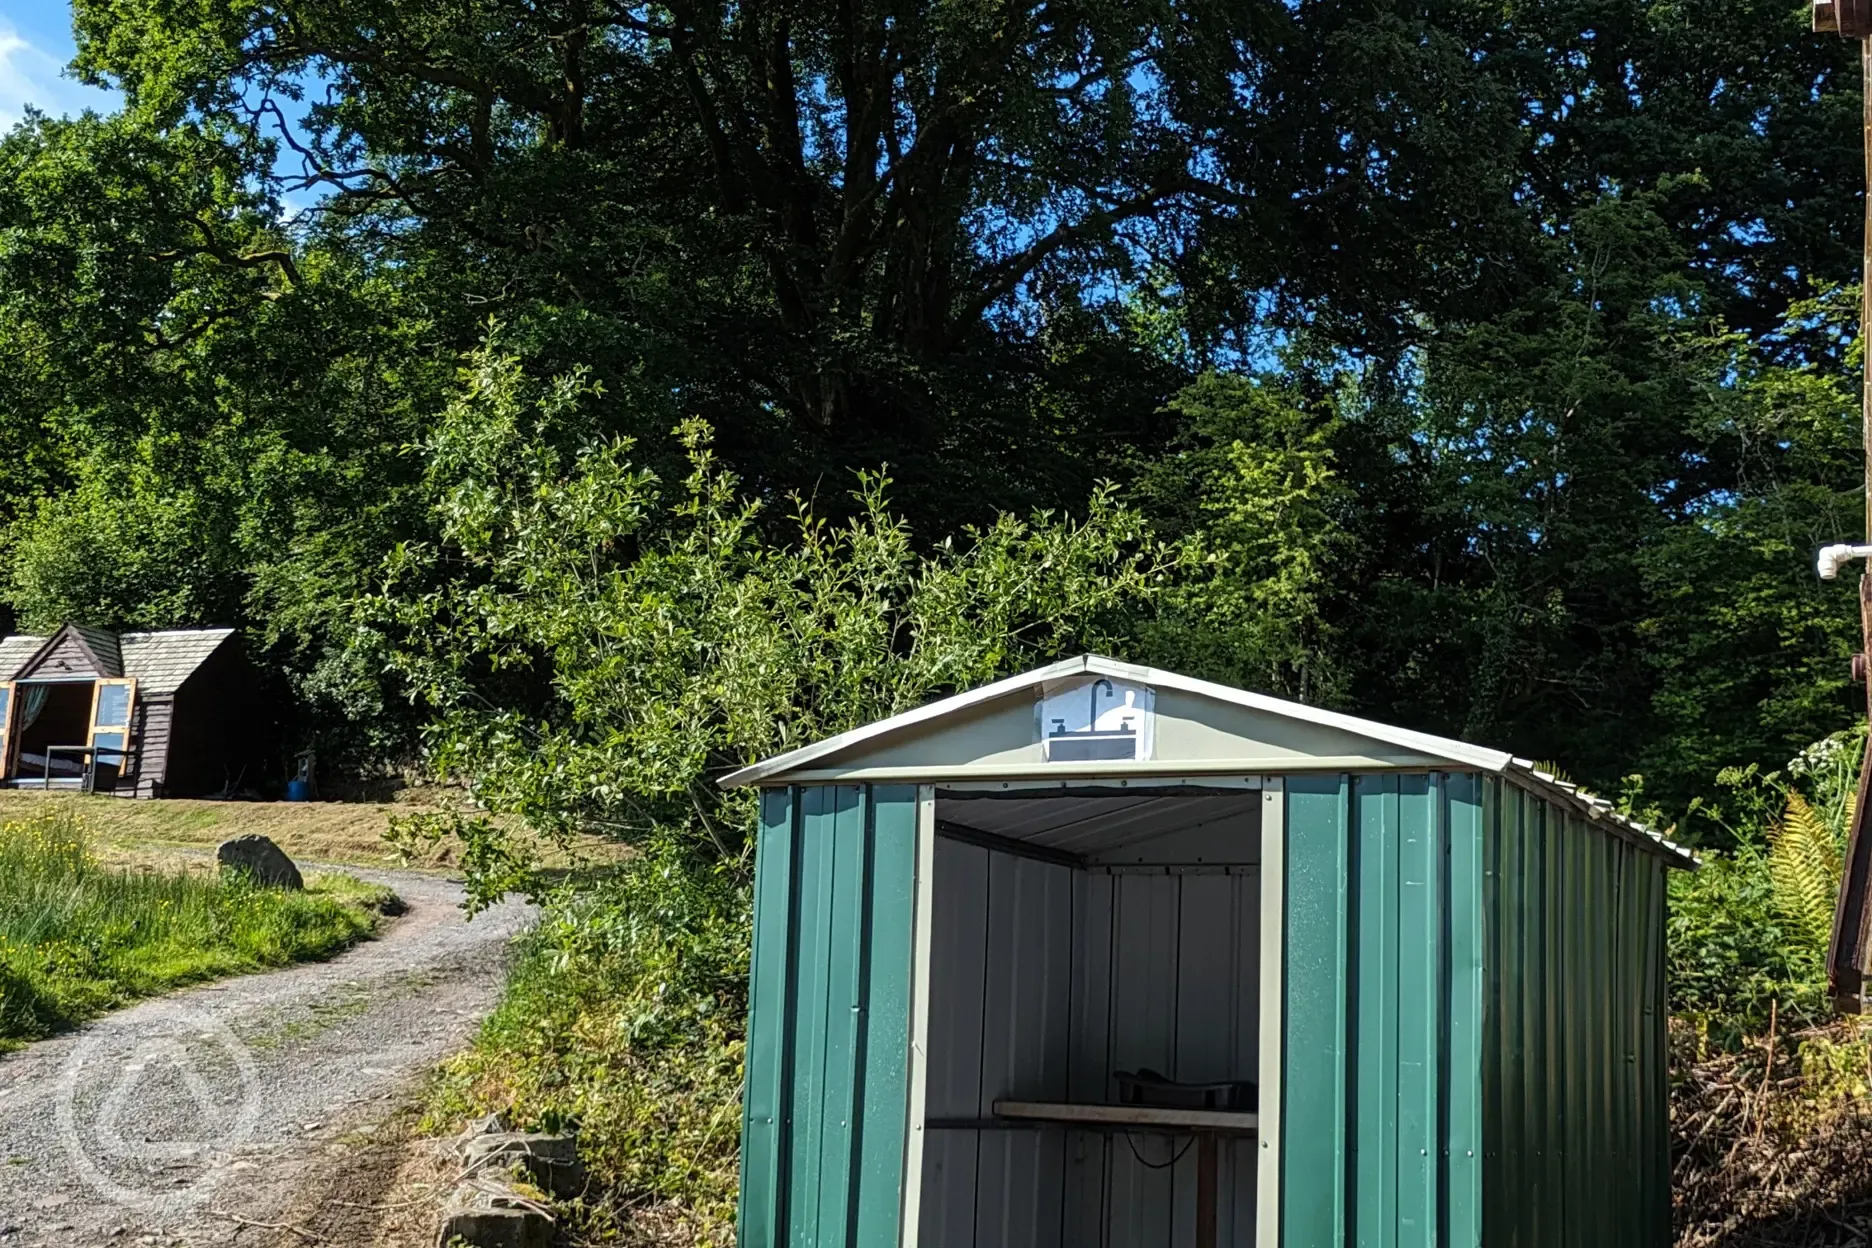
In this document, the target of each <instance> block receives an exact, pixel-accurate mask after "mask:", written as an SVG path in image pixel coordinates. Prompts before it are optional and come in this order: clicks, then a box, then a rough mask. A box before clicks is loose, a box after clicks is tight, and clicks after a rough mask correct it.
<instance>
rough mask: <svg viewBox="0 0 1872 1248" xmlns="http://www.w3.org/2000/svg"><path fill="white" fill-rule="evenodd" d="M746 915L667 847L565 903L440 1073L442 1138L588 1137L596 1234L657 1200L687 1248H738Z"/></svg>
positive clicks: (711, 878)
mask: <svg viewBox="0 0 1872 1248" xmlns="http://www.w3.org/2000/svg"><path fill="white" fill-rule="evenodd" d="M749 903H750V898H749V894H748V889H747V887H746V885H745V884H744V883H743V882H742V881H741V880H740V878H739V877H738V876H737V875H736V874H734V873H732V872H726V871H721V870H712V869H704V868H698V867H697V866H696V865H695V864H694V862H693V859H691V858H688V857H685V856H683V855H681V854H677V853H672V852H669V851H668V849H667V848H663V849H653V850H652V851H651V852H649V853H647V854H646V855H645V856H643V857H640V858H636V859H634V860H632V861H631V862H629V863H627V864H626V865H625V866H624V867H622V868H621V869H619V870H618V871H617V872H615V873H614V874H613V875H611V876H610V877H609V878H607V879H605V880H604V881H602V882H600V883H597V884H595V885H589V886H584V887H568V888H565V889H562V890H561V891H559V892H558V893H556V894H555V895H554V896H553V897H552V898H551V900H550V901H549V903H548V905H547V907H546V911H545V915H544V918H543V919H542V921H541V923H540V925H539V927H538V928H537V929H536V930H535V931H534V932H533V933H532V934H531V935H530V936H529V937H528V938H527V940H526V942H525V944H524V946H523V947H522V949H521V952H520V956H519V959H518V961H517V963H516V965H515V967H514V969H513V972H512V975H511V978H510V980H509V983H508V987H507V993H506V996H505V998H504V999H503V1001H502V1003H501V1005H500V1007H499V1009H497V1010H496V1011H495V1013H494V1014H493V1015H492V1017H490V1018H489V1019H488V1021H487V1023H486V1024H485V1025H484V1026H483V1028H482V1030H481V1034H480V1036H479V1038H478V1040H477V1041H476V1043H475V1045H474V1047H473V1048H472V1049H471V1050H470V1051H469V1052H467V1053H465V1054H463V1055H462V1056H460V1057H458V1058H456V1059H454V1060H453V1061H452V1062H450V1063H449V1064H448V1065H447V1066H445V1067H444V1069H443V1071H442V1074H441V1077H440V1080H439V1082H438V1085H437V1091H436V1096H435V1099H434V1101H433V1104H432V1109H431V1117H432V1121H433V1122H434V1124H435V1125H438V1126H440V1125H443V1124H449V1123H453V1122H455V1121H457V1120H459V1119H462V1118H466V1117H469V1116H472V1115H478V1114H483V1113H488V1112H491V1111H498V1112H500V1113H501V1114H503V1115H504V1116H505V1117H506V1118H507V1119H508V1121H509V1122H510V1123H511V1124H513V1125H517V1126H520V1127H525V1128H531V1129H539V1130H552V1131H561V1130H573V1131H576V1132H577V1133H578V1135H579V1152H580V1155H581V1156H582V1157H583V1158H584V1159H585V1161H586V1164H587V1166H588V1167H589V1169H590V1171H591V1174H592V1177H593V1179H594V1180H595V1182H594V1185H593V1192H594V1193H595V1195H594V1197H593V1198H592V1199H591V1201H590V1203H589V1204H587V1205H584V1206H582V1207H581V1208H580V1209H579V1210H578V1211H577V1216H579V1217H580V1219H581V1220H582V1221H583V1222H584V1224H585V1225H586V1227H587V1229H588V1230H590V1231H592V1232H593V1233H602V1232H604V1231H606V1230H610V1229H615V1227H616V1224H617V1223H618V1222H619V1221H620V1220H621V1216H622V1215H623V1213H624V1212H625V1209H626V1205H625V1204H624V1203H623V1202H626V1201H630V1202H642V1201H645V1200H649V1201H653V1202H656V1204H657V1205H658V1206H659V1209H660V1212H661V1213H662V1215H663V1216H664V1218H665V1219H666V1220H674V1221H676V1222H678V1223H679V1224H680V1225H681V1226H682V1227H683V1228H684V1229H685V1239H686V1241H687V1242H701V1243H717V1242H720V1243H729V1242H732V1222H733V1217H734V1203H735V1184H736V1162H737V1150H738V1147H739V1142H740V1137H741V1119H740V1113H741V1099H740V1096H741V1061H742V1050H743V1044H744V1039H745V1017H746V1013H747V970H748V962H747V959H748V940H749V929H748V915H749Z"/></svg>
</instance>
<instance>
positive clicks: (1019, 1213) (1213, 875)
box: [916, 781, 1278, 1248]
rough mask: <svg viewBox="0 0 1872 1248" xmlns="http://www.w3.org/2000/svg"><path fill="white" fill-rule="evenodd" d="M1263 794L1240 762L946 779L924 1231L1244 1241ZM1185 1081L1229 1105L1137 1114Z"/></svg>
mask: <svg viewBox="0 0 1872 1248" xmlns="http://www.w3.org/2000/svg"><path fill="white" fill-rule="evenodd" d="M1263 806H1264V795H1263V793H1262V791H1261V789H1260V787H1259V786H1258V785H1257V784H1255V783H1253V782H1249V781H1243V782H1236V783H1229V784H1221V785H1215V784H1208V783H1205V784H1201V785H1197V784H1190V785H1166V786H1163V787H1152V788H1142V787H1138V786H1136V785H1135V784H1132V785H1128V786H1127V785H1120V784H1118V783H1116V782H1114V783H1113V784H1111V785H1109V786H1104V787H1099V786H1092V785H1086V786H1079V787H1067V786H1062V785H1060V784H1057V783H1055V784H1052V785H1050V786H1048V787H1046V788H1025V789H1023V788H1020V787H1018V786H1008V785H1003V784H984V785H973V786H956V787H953V788H947V787H939V788H938V789H937V791H936V803H935V831H936V838H935V847H934V857H935V861H934V871H933V875H934V878H933V886H932V888H931V890H930V893H929V897H930V902H929V906H930V945H929V955H928V956H929V972H928V985H929V989H928V1003H927V1020H928V1022H927V1028H928V1047H927V1069H926V1074H925V1079H924V1085H923V1098H924V1105H923V1112H922V1122H923V1125H924V1131H923V1133H922V1136H923V1141H922V1148H923V1155H922V1159H921V1165H920V1175H921V1184H920V1191H919V1194H918V1198H917V1202H918V1205H919V1211H918V1218H917V1225H918V1227H919V1232H920V1233H919V1234H918V1237H917V1240H916V1242H917V1243H919V1244H920V1245H930V1246H940V1248H1014V1246H1015V1245H1019V1246H1021V1248H1029V1246H1032V1248H1076V1246H1078V1245H1100V1246H1101V1248H1133V1246H1135V1248H1147V1246H1148V1248H1164V1246H1166V1245H1167V1246H1169V1248H1210V1246H1211V1245H1217V1244H1221V1245H1231V1246H1237V1248H1250V1246H1251V1245H1253V1244H1254V1243H1255V1235H1256V1211H1257V1206H1258V1203H1259V1202H1258V1201H1257V1185H1258V1182H1259V1171H1260V1169H1261V1167H1260V1165H1259V1161H1258V1152H1259V1150H1258V1146H1257V1137H1256V1134H1255V1131H1254V1126H1255V1124H1256V1119H1255V1118H1254V1117H1252V1116H1251V1115H1252V1114H1253V1112H1254V1110H1255V1109H1256V1108H1257V1091H1258V1085H1259V1084H1260V1083H1261V1082H1262V1071H1263V1069H1264V1063H1263V1061H1262V1058H1263V1048H1264V1046H1266V1045H1270V1044H1277V1041H1275V1040H1273V1039H1272V1038H1269V1039H1265V1040H1264V1032H1263V1028H1262V1022H1263V1006H1262V1000H1263V988H1264V978H1266V976H1264V972H1263V961H1264V958H1263V955H1264V944H1265V943H1267V942H1266V939H1265V938H1264V935H1263V914H1262V901H1263V888H1262V875H1263V855H1262V822H1263ZM1275 956H1276V963H1275V965H1276V966H1277V965H1278V961H1277V959H1278V950H1276V951H1275ZM1275 975H1276V977H1277V975H1278V971H1276V972H1275ZM1274 1021H1275V1022H1276V1023H1278V1019H1275V1020H1274ZM1272 1068H1273V1069H1276V1070H1277V1069H1278V1064H1277V1055H1276V1063H1275V1065H1274V1066H1273V1067H1272ZM1140 1074H1143V1075H1144V1077H1145V1078H1146V1079H1148V1078H1149V1076H1150V1075H1152V1074H1154V1075H1157V1076H1161V1077H1162V1078H1163V1079H1165V1080H1169V1081H1174V1082H1175V1083H1177V1084H1179V1085H1208V1087H1207V1088H1205V1089H1202V1090H1197V1089H1194V1088H1190V1087H1187V1086H1185V1087H1179V1088H1176V1089H1156V1090H1152V1091H1143V1092H1140V1091H1139V1090H1138V1089H1137V1086H1136V1084H1135V1083H1134V1082H1133V1080H1132V1079H1131V1078H1130V1076H1136V1075H1140ZM1195 1098H1201V1103H1202V1104H1204V1105H1207V1106H1214V1107H1215V1108H1216V1109H1217V1110H1218V1111H1223V1110H1226V1111H1228V1112H1217V1113H1216V1114H1215V1115H1214V1117H1212V1118H1205V1117H1204V1116H1203V1114H1202V1113H1196V1114H1188V1113H1184V1114H1177V1113H1166V1114H1163V1115H1161V1116H1158V1121H1155V1122H1148V1121H1140V1120H1139V1119H1140V1118H1145V1119H1147V1118H1150V1117H1152V1116H1151V1115H1147V1114H1141V1115H1135V1116H1129V1117H1128V1116H1127V1114H1128V1113H1129V1111H1130V1109H1131V1106H1133V1105H1135V1104H1137V1102H1138V1101H1139V1100H1142V1101H1145V1102H1152V1103H1158V1104H1160V1103H1161V1102H1162V1101H1163V1100H1165V1099H1169V1100H1178V1101H1184V1102H1185V1103H1186V1104H1194V1103H1195ZM1100 1114H1104V1115H1110V1116H1109V1117H1106V1118H1102V1119H1095V1120H1091V1121H1088V1120H1087V1119H1086V1118H1083V1117H1079V1115H1093V1116H1096V1115H1100ZM1197 1121H1200V1122H1206V1123H1208V1125H1209V1128H1211V1129H1191V1123H1192V1122H1197Z"/></svg>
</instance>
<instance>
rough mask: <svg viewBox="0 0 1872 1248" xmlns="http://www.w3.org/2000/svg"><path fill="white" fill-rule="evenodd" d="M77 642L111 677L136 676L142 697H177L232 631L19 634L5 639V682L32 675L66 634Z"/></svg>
mask: <svg viewBox="0 0 1872 1248" xmlns="http://www.w3.org/2000/svg"><path fill="white" fill-rule="evenodd" d="M68 635H69V636H72V637H75V638H76V639H77V641H78V642H79V644H81V645H82V646H83V647H84V648H85V650H86V651H87V652H89V653H90V654H91V655H92V656H94V657H95V658H96V660H97V665H98V671H99V673H100V674H101V675H103V676H108V677H134V678H135V680H136V682H137V689H138V693H139V694H140V695H141V696H143V697H162V696H165V695H167V694H172V693H174V692H175V691H176V690H177V689H180V688H181V687H182V684H183V682H184V681H186V680H187V679H188V678H189V677H190V676H192V675H194V673H195V670H196V669H197V668H199V667H200V666H201V665H202V664H203V663H205V662H207V661H208V658H209V656H211V655H212V654H214V652H215V651H216V650H219V649H220V648H221V646H222V644H223V643H225V642H226V641H227V639H228V638H229V637H232V636H233V635H234V630H233V629H231V628H180V629H167V630H164V631H161V632H147V633H113V632H110V631H109V630H108V629H102V628H87V627H83V626H80V625H75V624H68V625H66V626H65V627H63V628H61V629H60V630H59V631H58V632H56V633H54V634H52V635H51V636H49V637H36V636H29V635H26V634H15V635H14V636H11V637H5V638H0V673H4V677H0V678H3V679H6V680H22V679H27V678H29V677H30V676H31V675H32V672H33V669H34V666H35V663H36V661H37V660H38V659H39V657H40V656H41V655H42V654H46V653H50V652H51V651H52V650H53V649H54V648H55V647H56V645H57V644H58V643H59V641H60V640H61V639H63V638H65V637H67V636H68Z"/></svg>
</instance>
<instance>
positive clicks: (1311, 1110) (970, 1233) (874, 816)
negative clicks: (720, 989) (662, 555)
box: [724, 656, 1696, 1248]
mask: <svg viewBox="0 0 1872 1248" xmlns="http://www.w3.org/2000/svg"><path fill="white" fill-rule="evenodd" d="M724 783H725V784H728V785H731V786H733V785H758V786H761V787H762V788H763V789H764V790H765V791H764V793H763V794H762V805H761V810H762V825H763V826H762V831H761V837H760V844H759V854H758V868H757V882H756V900H755V937H754V953H753V973H752V991H751V1017H750V1020H749V1034H748V1056H747V1090H746V1106H745V1123H744V1135H743V1144H742V1174H741V1213H740V1244H741V1248H834V1246H835V1245H838V1246H851V1248H882V1246H886V1245H902V1246H905V1248H908V1246H911V1245H916V1246H918V1248H1081V1246H1086V1245H1096V1246H1098V1248H1162V1246H1166V1245H1168V1246H1171V1248H1211V1246H1212V1245H1218V1244H1227V1245H1234V1246H1240V1248H1246V1246H1248V1245H1256V1246H1258V1248H1274V1246H1275V1245H1281V1246H1284V1248H1317V1246H1320V1245H1354V1244H1356V1245H1361V1246H1368V1248H1390V1246H1397V1248H1418V1246H1428V1245H1439V1246H1443V1245H1448V1246H1450V1248H1475V1246H1479V1245H1481V1244H1484V1243H1487V1244H1489V1245H1507V1244H1516V1245H1550V1244H1551V1245H1562V1244H1567V1245H1581V1246H1582V1248H1583V1246H1586V1245H1592V1246H1594V1248H1617V1246H1623V1245H1631V1246H1632V1248H1638V1246H1641V1245H1643V1246H1647V1248H1648V1246H1657V1248H1661V1246H1662V1245H1664V1244H1666V1243H1668V1242H1669V1239H1670V1193H1669V1185H1670V1171H1669V1145H1668V1137H1667V1131H1666V1083H1665V1074H1666V1071H1665V997H1664V905H1665V900H1664V898H1665V888H1664V885H1665V880H1664V872H1665V870H1666V869H1667V868H1669V867H1672V866H1677V867H1694V866H1695V865H1696V864H1695V859H1694V858H1693V857H1692V856H1691V855H1690V854H1689V853H1687V852H1686V851H1684V850H1682V849H1680V848H1678V847H1677V846H1675V845H1672V844H1670V843H1669V842H1668V841H1665V840H1664V839H1662V838H1661V837H1659V836H1657V835H1655V834H1653V833H1651V832H1649V831H1648V830H1646V829H1645V828H1643V827H1642V826H1639V825H1637V824H1635V823H1632V822H1630V821H1629V820H1626V819H1624V818H1622V817H1621V816H1619V815H1618V814H1617V813H1616V812H1615V811H1614V810H1613V809H1612V808H1611V807H1610V806H1608V805H1607V804H1606V803H1604V802H1602V801H1599V800H1597V799H1594V798H1591V797H1589V796H1587V795H1585V794H1583V793H1581V792H1579V791H1578V790H1577V789H1576V788H1575V787H1574V786H1572V785H1570V784H1567V783H1565V782H1563V781H1561V780H1559V779H1557V778H1556V777H1554V776H1551V775H1547V774H1545V773H1543V772H1541V771H1540V770H1538V769H1537V768H1536V767H1535V766H1534V765H1532V764H1530V763H1528V762H1526V761H1524V760H1521V759H1517V758H1514V757H1511V756H1510V755H1507V754H1503V753H1500V752H1497V751H1494V750H1485V749H1479V748H1476V747H1474V746H1470V745H1465V744H1462V743H1461V742H1457V741H1449V740H1444V739H1442V738H1438V737H1433V736H1428V735H1425V734H1423V733H1417V732H1410V731H1406V730H1403V729H1398V728H1391V727H1387V726H1385V725H1383V724H1377V723H1373V722H1370V721H1367V720H1362V719H1357V718H1354V717H1352V716H1348V715H1340V714H1335V713H1332V712H1328V711H1321V710H1318V709H1316V708H1313V707H1308V706H1303V705H1300V704H1298V703H1294V702H1288V701H1283V700H1281V699H1278V698H1271V697H1266V696H1263V695H1259V694H1253V693H1246V692H1243V691H1242V690H1239V689H1232V688H1228V687H1225V686H1221V685H1216V684H1212V683H1209V682H1206V681H1200V680H1193V679H1190V678H1188V677H1184V676H1179V675H1176V674H1174V673H1170V672H1163V671H1157V670H1154V669H1150V668H1142V667H1134V666H1131V665H1128V664H1124V663H1119V662H1116V661H1113V660H1111V659H1105V658H1099V657H1096V656H1085V657H1082V658H1077V659H1072V660H1069V661H1066V662H1063V663H1058V664H1054V665H1052V666H1050V667H1046V668H1043V669H1041V670H1038V671H1035V672H1030V673H1028V674H1026V675H1023V676H1018V677H1014V678H1011V679H1008V680H1003V681H999V682H997V683H994V684H991V685H987V686H985V687H983V688H980V689H975V690H972V691H970V692H968V693H964V694H960V695H957V696H955V697H951V698H947V699H944V700H942V701H939V702H935V703H932V704H930V705H928V706H924V707H921V708H918V709H916V710H913V711H910V712H907V713H905V714H902V715H898V716H895V717H893V718H891V719H888V720H884V721H882V722H880V723H877V724H872V725H870V726H868V727H865V728H861V729H858V730H856V731H854V732H849V733H845V734H843V735H841V736H838V737H834V738H831V739H829V740H826V741H822V742H819V743H818V744H815V745H811V746H807V747H805V748H803V749H799V750H794V751H792V752H791V753H788V754H784V755H781V756H780V757H778V758H774V759H771V760H769V761H767V762H763V763H760V764H758V765H756V766H754V767H750V768H747V769H745V770H743V771H740V772H737V773H735V774H734V775H732V776H730V777H728V778H727V779H726V780H725V781H724ZM1166 1081H1167V1082H1166ZM1249 1085H1252V1086H1249Z"/></svg>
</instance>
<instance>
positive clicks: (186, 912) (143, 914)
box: [0, 810, 394, 1051]
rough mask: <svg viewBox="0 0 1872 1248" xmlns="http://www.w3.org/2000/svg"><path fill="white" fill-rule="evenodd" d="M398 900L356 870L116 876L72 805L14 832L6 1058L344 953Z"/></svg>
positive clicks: (3, 844)
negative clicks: (301, 880) (103, 1017)
mask: <svg viewBox="0 0 1872 1248" xmlns="http://www.w3.org/2000/svg"><path fill="white" fill-rule="evenodd" d="M392 901H394V894H393V893H391V892H390V890H388V889H383V888H379V887H377V886H375V885H370V884H366V883H364V882H362V881H360V880H356V879H353V878H352V877H349V876H313V877H311V878H310V879H309V880H308V881H307V886H306V891H305V892H303V893H290V892H284V891H280V890H275V889H263V888H255V887H253V886H252V885H250V884H248V883H246V882H245V881H243V880H240V879H222V878H219V877H212V876H210V877H203V876H199V875H187V874H183V873H179V872H160V871H123V870H116V869H113V868H111V867H109V866H106V865H105V864H103V863H101V862H99V861H98V859H97V858H96V857H95V856H94V855H93V854H92V853H91V852H90V849H89V848H88V845H87V835H86V828H85V825H84V821H83V818H82V817H81V816H79V815H77V814H75V813H73V812H71V811H69V810H64V811H56V810H55V811H46V812H43V813H40V814H37V815H35V816H33V817H31V818H28V819H22V820H15V821H10V822H7V823H4V824H0V1051H4V1050H5V1049H8V1048H14V1047H18V1046H19V1045H20V1044H22V1043H24V1042H26V1041H29V1040H35V1039H39V1038H40V1037H43V1036H47V1035H50V1034H52V1033H53V1032H55V1031H58V1030H60V1029H61V1028H64V1027H68V1026H70V1025H71V1024H73V1023H76V1022H78V1021H80V1020H82V1019H85V1018H89V1017H92V1016H94V1015H97V1014H99V1013H102V1012H103V1011H105V1010H108V1009H111V1008H113V1007H116V1006H119V1005H122V1004H124V1003H126V1002H128V1001H132V1000H135V999H137V998H139V997H147V996H152V995H154V994H156V993H160V992H165V991H168V990H170V989H173V988H177V987H180V986H182V985H185V984H192V983H197V982H200V981H202V980H207V979H215V978H218V977H221V976H225V975H234V974H239V973H242V972H246V971H256V970H262V969H265V968H268V967H278V966H285V965H288V964H290V963H293V962H299V961H305V960H308V959H315V958H325V957H330V956H331V955H333V954H335V953H338V952H340V951H341V950H343V949H345V948H347V947H349V946H350V945H352V944H354V943H356V942H357V941H359V940H361V939H364V938H365V937H367V936H369V935H371V933H372V932H373V931H375V930H376V926H377V923H378V921H379V918H380V915H381V912H382V910H383V909H384V907H385V906H386V905H387V904H389V903H390V902H392Z"/></svg>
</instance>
